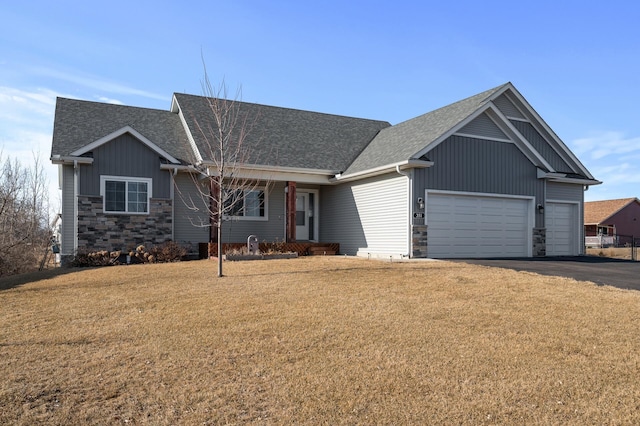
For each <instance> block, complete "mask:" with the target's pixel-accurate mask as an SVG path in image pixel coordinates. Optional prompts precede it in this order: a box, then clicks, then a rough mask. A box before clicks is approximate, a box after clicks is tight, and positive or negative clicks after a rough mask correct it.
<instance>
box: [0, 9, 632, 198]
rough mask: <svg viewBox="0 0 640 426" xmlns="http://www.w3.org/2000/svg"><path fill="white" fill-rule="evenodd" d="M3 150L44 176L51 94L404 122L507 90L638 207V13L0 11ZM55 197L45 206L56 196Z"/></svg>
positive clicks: (52, 171) (608, 194)
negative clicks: (247, 105)
mask: <svg viewBox="0 0 640 426" xmlns="http://www.w3.org/2000/svg"><path fill="white" fill-rule="evenodd" d="M0 16H1V17H2V25H1V26H0V149H2V151H3V155H4V156H5V157H6V156H12V157H14V158H15V157H17V158H19V159H20V160H21V161H30V159H31V158H32V152H36V153H39V155H40V156H41V158H42V159H43V161H45V164H46V167H47V171H48V172H49V176H50V179H51V186H52V187H57V173H56V168H55V167H54V166H51V165H50V163H49V160H48V158H49V154H50V145H51V135H52V129H53V114H54V106H55V98H56V96H62V97H71V98H79V99H86V100H93V101H102V102H113V103H123V104H126V105H133V106H141V107H149V108H158V109H168V108H169V105H170V99H171V95H172V93H173V92H186V93H192V94H202V88H201V80H202V77H203V63H202V57H201V55H202V56H203V57H204V61H205V63H206V66H207V69H208V72H209V77H210V79H211V80H212V81H213V82H214V83H219V82H220V81H222V79H223V78H224V80H225V81H226V83H227V85H228V86H229V88H230V89H231V90H232V91H235V88H236V87H238V86H242V100H244V101H248V102H258V103H263V104H269V105H277V106H282V107H289V108H299V109H307V110H312V111H320V112H326V113H332V114H342V115H348V116H355V117H363V118H371V119H379V120H386V121H389V122H391V123H392V124H395V123H398V122H401V121H404V120H407V119H409V118H412V117H415V116H417V115H420V114H423V113H425V112H428V111H431V110H433V109H436V108H439V107H441V106H444V105H447V104H449V103H451V102H455V101H457V100H460V99H463V98H465V97H468V96H471V95H474V94H476V93H479V92H481V91H484V90H486V89H489V88H492V87H495V86H498V85H500V84H502V83H505V82H507V81H511V82H512V83H513V84H514V85H515V86H516V88H518V90H519V91H520V92H521V93H522V94H523V95H524V97H525V98H526V99H527V100H528V101H529V102H530V103H531V105H532V106H533V107H534V108H535V109H536V111H537V112H538V113H539V114H540V115H541V116H542V117H543V118H544V120H545V121H546V122H547V124H549V126H550V127H551V128H552V129H553V130H554V131H555V132H556V133H557V134H558V136H559V137H560V138H561V139H562V140H563V141H564V143H565V144H567V145H568V146H569V147H570V149H572V150H573V151H574V152H575V153H576V154H577V156H578V157H579V159H580V160H581V161H582V162H583V163H584V165H585V166H586V167H587V168H588V169H589V170H590V171H591V173H592V174H593V175H594V176H595V177H596V178H597V179H599V180H601V181H604V184H602V185H598V186H593V187H591V188H590V189H589V190H588V191H587V192H586V194H585V199H586V200H587V201H589V200H601V199H609V198H625V197H639V196H640V190H639V187H640V120H639V118H640V110H639V108H638V105H639V102H638V100H639V99H640V84H639V83H640V81H639V80H640V31H639V30H638V22H640V3H637V2H632V1H630V0H629V1H616V0H613V1H609V2H595V1H589V0H583V1H573V0H569V1H557V0H556V1H546V0H542V1H537V2H512V1H509V2H507V1H491V0H487V1H483V2H476V1H468V2H465V1H458V2H435V1H434V2H431V1H402V0H396V1H394V2H390V1H385V2H378V1H367V2H364V1H350V2H344V1H333V0H330V1H324V2H303V1H278V0H271V1H268V2H267V1H258V0H255V1H243V0H234V1H185V2H176V1H171V2H165V1H161V0H156V1H136V0H128V1H119V0H114V1H109V2H86V1H83V2H80V1H65V0H59V1H56V2H50V1H22V2H2V4H1V5H0ZM54 198H55V197H54Z"/></svg>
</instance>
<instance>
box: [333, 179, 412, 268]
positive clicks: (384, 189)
mask: <svg viewBox="0 0 640 426" xmlns="http://www.w3.org/2000/svg"><path fill="white" fill-rule="evenodd" d="M408 190H409V186H408V178H407V177H406V176H401V175H398V174H397V173H390V174H387V175H383V176H377V177H374V178H369V179H364V180H362V181H355V182H347V183H344V184H339V185H336V186H331V187H324V188H323V190H322V192H321V195H320V199H321V203H320V216H321V219H320V239H321V241H327V242H338V243H340V252H341V253H342V254H348V255H361V256H367V255H371V256H374V257H386V256H394V257H400V256H407V255H408V254H409V250H410V249H409V195H408Z"/></svg>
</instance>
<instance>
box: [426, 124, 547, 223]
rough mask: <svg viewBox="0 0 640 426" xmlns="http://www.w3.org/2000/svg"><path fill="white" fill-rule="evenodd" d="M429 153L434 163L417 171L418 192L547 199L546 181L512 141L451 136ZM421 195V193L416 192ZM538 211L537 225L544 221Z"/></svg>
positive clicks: (541, 200)
mask: <svg viewBox="0 0 640 426" xmlns="http://www.w3.org/2000/svg"><path fill="white" fill-rule="evenodd" d="M426 156H427V157H428V158H429V160H431V161H433V162H434V165H433V166H432V167H429V168H426V169H416V170H415V172H414V181H415V183H414V194H424V193H425V190H426V189H439V190H444V191H460V192H479V193H485V194H506V195H525V196H534V197H535V203H536V204H537V203H543V200H544V181H543V180H541V179H538V177H537V170H536V167H535V166H534V165H533V164H532V163H531V162H530V161H529V159H527V157H525V156H524V154H523V153H522V152H521V151H520V150H519V149H518V148H517V147H516V146H515V145H514V144H512V143H508V142H498V141H490V140H484V139H477V138H471V137H462V136H455V135H454V136H451V137H449V138H448V139H447V140H445V141H444V142H442V143H441V144H439V145H438V146H436V147H435V148H434V149H432V150H431V151H429V152H428V153H427V154H426ZM416 196H417V195H416ZM542 221H543V219H542V217H541V215H536V224H535V226H536V227H540V226H542V225H543V223H542Z"/></svg>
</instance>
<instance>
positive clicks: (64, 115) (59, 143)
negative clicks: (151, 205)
mask: <svg viewBox="0 0 640 426" xmlns="http://www.w3.org/2000/svg"><path fill="white" fill-rule="evenodd" d="M126 126H130V127H131V128H133V129H135V130H136V131H137V132H139V133H140V134H141V135H142V136H144V137H146V138H147V139H148V140H150V141H151V142H153V143H154V144H156V145H157V146H158V147H159V148H161V149H163V150H164V151H166V152H167V153H168V154H170V155H172V156H173V157H175V158H177V159H179V160H181V161H182V162H184V163H187V162H189V161H191V159H192V157H193V155H192V154H191V150H190V148H189V141H188V139H187V136H186V134H185V132H184V128H183V126H182V123H181V122H180V118H179V117H178V115H177V114H174V113H172V112H170V111H162V110H156V109H149V108H137V107H130V106H124V105H113V104H106V103H101V102H90V101H80V100H76V99H66V98H58V99H57V102H56V113H55V120H54V124H53V142H52V146H51V156H52V157H53V156H54V155H61V156H68V155H70V154H71V153H72V152H74V151H77V150H79V149H80V148H82V147H85V146H87V145H89V144H90V143H92V142H94V141H97V140H99V139H101V138H103V137H105V136H107V135H110V134H112V133H114V132H117V131H118V130H120V129H122V128H123V127H126Z"/></svg>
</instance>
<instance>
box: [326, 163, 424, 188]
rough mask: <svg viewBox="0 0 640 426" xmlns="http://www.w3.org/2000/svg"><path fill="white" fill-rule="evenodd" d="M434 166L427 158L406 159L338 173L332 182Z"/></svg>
mask: <svg viewBox="0 0 640 426" xmlns="http://www.w3.org/2000/svg"><path fill="white" fill-rule="evenodd" d="M431 166H433V161H425V160H405V161H400V162H397V163H393V164H387V165H384V166H380V167H375V168H373V169H368V170H363V171H360V172H356V173H349V174H346V175H343V174H341V173H338V174H337V175H335V176H334V177H333V178H331V179H330V182H331V183H341V182H349V181H353V180H358V179H364V178H368V177H372V176H378V175H383V174H386V173H391V172H395V171H396V170H408V169H425V168H427V167H431Z"/></svg>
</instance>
